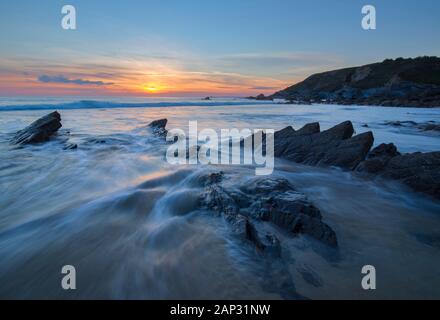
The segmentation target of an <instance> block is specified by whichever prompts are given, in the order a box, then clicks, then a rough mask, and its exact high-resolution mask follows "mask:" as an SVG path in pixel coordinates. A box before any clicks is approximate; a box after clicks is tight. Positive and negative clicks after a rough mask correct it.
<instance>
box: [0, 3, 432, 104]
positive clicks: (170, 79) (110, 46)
mask: <svg viewBox="0 0 440 320" xmlns="http://www.w3.org/2000/svg"><path fill="white" fill-rule="evenodd" d="M65 4H71V5H74V6H75V7H76V10H77V30H74V31H72V30H71V31H66V30H63V29H62V28H61V19H62V14H61V8H62V6H63V5H65ZM365 4H373V5H375V6H376V9H377V19H378V20H377V30H375V31H364V30H363V29H362V28H361V19H362V14H361V8H362V6H363V5H365ZM439 14H440V2H439V1H437V0H418V1H414V0H409V1H400V0H381V1H373V0H371V1H370V0H368V1H366V0H365V1H359V0H338V1H328V0H321V1H318V0H307V1H294V0H271V1H268V0H264V1H263V0H240V1H237V0H222V1H212V0H203V1H192V0H188V1H182V0H180V1H178V0H175V1H171V0H162V1H149V0H142V1H140V0H139V1H135V0H132V1H130V0H129V1H110V0H107V1H100V0H69V1H57V0H40V1H32V0H28V1H24V0H14V1H10V0H2V1H1V2H0V43H1V51H0V95H2V96H20V95H38V96H40V95H45V96H46V95H47V96H58V95H68V96H106V95H112V96H155V95H161V96H200V95H202V96H204V95H215V96H244V95H250V94H258V93H260V92H262V93H266V94H269V93H273V92H274V91H277V90H279V89H282V88H284V87H286V86H288V85H291V84H293V83H296V82H298V81H300V80H303V79H304V78H305V77H307V76H308V75H310V74H312V73H315V72H321V71H326V70H331V69H335V68H339V67H346V66H354V65H360V64H366V63H371V62H377V61H382V60H383V59H385V58H396V57H399V56H403V57H415V56H419V55H439V53H440V41H439V40H438V39H439V34H440V19H439Z"/></svg>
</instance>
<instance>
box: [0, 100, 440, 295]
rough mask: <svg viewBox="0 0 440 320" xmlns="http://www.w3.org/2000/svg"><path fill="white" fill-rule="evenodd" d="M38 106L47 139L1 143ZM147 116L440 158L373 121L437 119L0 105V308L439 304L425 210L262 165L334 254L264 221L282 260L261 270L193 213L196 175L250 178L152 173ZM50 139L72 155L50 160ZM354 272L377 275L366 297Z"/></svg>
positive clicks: (345, 182) (405, 130)
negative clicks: (347, 124)
mask: <svg viewBox="0 0 440 320" xmlns="http://www.w3.org/2000/svg"><path fill="white" fill-rule="evenodd" d="M52 110H58V111H59V112H60V113H61V116H62V124H63V127H62V129H61V130H60V133H59V136H58V137H56V138H54V139H53V140H51V141H50V142H47V143H45V144H41V145H33V146H26V147H24V148H15V147H13V146H11V145H10V144H9V142H8V140H9V139H10V137H11V135H12V134H13V133H14V132H16V131H17V130H20V129H22V128H23V127H25V126H26V125H28V124H29V123H31V122H32V121H34V120H35V119H37V118H38V117H40V116H42V115H44V114H46V113H48V112H50V111H52ZM160 118H167V119H169V123H168V125H167V128H169V129H171V128H182V129H184V130H185V129H186V128H187V126H188V121H194V120H197V121H198V126H199V129H202V128H213V129H216V130H220V129H222V128H225V129H226V128H250V129H261V128H264V129H266V128H267V129H275V130H277V129H281V128H283V127H285V126H287V125H292V126H293V127H294V128H296V129H297V128H300V127H301V126H302V125H304V124H306V123H308V122H315V121H319V122H320V123H321V129H327V128H329V127H331V126H333V125H336V124H338V123H340V122H342V121H345V120H351V121H353V124H354V127H355V129H356V132H357V133H361V132H365V131H367V130H371V131H373V133H374V135H375V144H376V145H377V144H379V143H382V142H394V143H395V144H396V145H397V147H398V148H399V150H400V151H401V152H416V151H423V152H428V151H434V150H436V151H438V150H440V137H439V135H437V134H436V133H433V132H422V131H419V130H417V129H415V128H413V127H410V126H401V127H393V126H389V125H385V124H384V122H386V121H415V122H417V123H422V122H427V121H434V122H440V109H413V108H383V107H359V106H333V105H313V106H301V105H285V104H278V103H272V102H256V101H248V100H242V99H232V98H231V99H213V100H212V101H202V100H200V99H177V98H169V99H149V100H146V99H141V98H139V99H133V98H125V99H123V98H114V99H110V100H109V99H106V100H104V99H96V100H93V101H92V100H90V99H88V100H82V101H78V99H74V98H72V99H59V98H46V99H41V98H38V99H36V98H33V99H30V98H29V99H18V98H1V99H0V190H1V193H0V257H1V260H0V298H65V299H75V298H86V299H94V298H109V299H119V298H120V299H126V298H133V299H143V298H151V299H165V298H177V299H185V298H194V299H197V298H205V299H206V298H208V299H218V298H225V299H250V298H268V299H289V298H295V297H306V298H310V299H317V298H324V299H333V298H346V299H348V298H360V299H376V298H417V299H422V298H437V299H438V298H440V271H439V268H438V265H439V264H440V203H439V202H438V201H435V200H432V199H430V198H428V197H426V196H424V195H421V194H417V193H414V192H412V191H410V190H408V189H407V188H405V187H403V186H401V185H399V184H397V183H395V182H392V181H382V180H366V179H361V178H359V177H356V176H354V175H352V174H351V173H349V172H344V171H342V170H338V169H334V168H314V167H307V166H302V165H298V164H294V163H289V162H285V161H277V163H276V169H275V172H274V175H276V176H282V177H285V178H287V179H288V180H289V181H290V182H291V183H292V184H293V185H294V186H295V187H296V188H297V189H298V190H300V191H302V192H304V193H305V194H306V195H307V196H308V197H309V199H310V200H311V201H312V202H313V203H314V204H315V205H316V206H317V207H318V208H319V209H320V210H321V212H322V215H323V219H324V221H325V222H326V223H327V224H329V225H330V226H331V227H332V228H333V229H334V230H335V232H336V234H337V237H338V241H339V248H338V250H332V249H329V248H326V247H325V246H322V245H320V244H319V243H317V242H316V241H314V240H312V239H310V238H308V237H306V236H300V237H291V236H290V235H288V234H285V233H283V232H282V231H281V230H278V229H277V228H275V227H273V226H270V225H268V226H265V227H266V228H271V230H272V231H273V232H275V233H276V234H277V236H278V237H279V238H280V240H281V243H282V264H281V265H279V264H277V265H274V263H272V262H271V261H267V259H264V258H262V257H261V256H259V254H258V253H256V252H255V250H254V249H253V248H252V246H250V245H249V244H247V243H244V242H243V241H241V240H239V239H237V238H235V237H234V236H233V235H232V234H231V232H230V230H229V229H228V225H227V224H226V223H225V222H224V221H223V220H222V219H221V218H219V217H218V216H216V215H213V214H212V213H210V212H208V211H204V210H199V209H197V205H196V202H197V193H198V192H199V191H200V187H198V186H197V185H195V184H194V181H195V180H196V179H197V177H199V176H200V175H201V174H205V173H208V172H214V171H218V170H223V171H225V172H234V173H235V174H237V178H236V179H237V183H239V181H241V180H242V179H246V178H247V177H249V176H253V175H254V170H253V168H248V167H225V166H221V167H220V166H189V165H188V166H173V165H170V164H168V163H167V162H166V161H165V159H164V155H165V151H166V146H165V145H164V144H163V143H161V142H160V141H158V139H156V138H155V137H153V136H151V134H150V133H149V132H148V130H146V129H145V125H147V124H148V123H149V122H151V121H152V120H156V119H160ZM365 124H367V125H368V128H366V127H364V125H365ZM66 140H68V141H69V142H72V143H77V144H78V149H76V150H63V145H64V143H65V141H66ZM103 140H105V141H106V143H99V142H100V141H103ZM367 264H368V265H374V266H375V267H376V270H377V290H375V291H364V290H362V287H361V279H362V276H363V275H362V274H361V268H362V266H364V265H367ZM64 265H73V266H75V268H76V270H77V290H75V291H65V290H63V289H62V288H61V279H62V276H63V275H62V274H61V268H62V266H64ZM286 278H287V279H288V281H287V282H288V283H289V286H287V287H286V286H285V285H284V284H285V280H286Z"/></svg>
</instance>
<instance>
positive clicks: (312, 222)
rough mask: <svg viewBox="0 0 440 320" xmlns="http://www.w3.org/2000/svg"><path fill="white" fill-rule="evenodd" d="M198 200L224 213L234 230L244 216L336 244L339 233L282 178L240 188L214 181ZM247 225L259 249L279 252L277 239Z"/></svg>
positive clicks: (256, 182)
mask: <svg viewBox="0 0 440 320" xmlns="http://www.w3.org/2000/svg"><path fill="white" fill-rule="evenodd" d="M204 181H206V179H205V180H204ZM199 203H200V205H201V207H204V208H208V209H210V210H213V211H215V212H217V213H219V214H221V215H222V216H223V217H224V218H225V219H226V221H228V222H230V223H231V225H233V226H234V228H235V229H236V224H237V222H239V221H240V220H242V218H241V217H246V219H256V220H260V221H268V222H272V223H274V224H275V225H277V226H279V227H281V228H283V229H285V230H286V231H288V232H290V233H291V234H293V235H298V234H306V235H310V236H312V237H313V238H315V239H317V240H319V241H321V242H323V243H325V244H327V245H329V246H332V247H336V246H337V239H336V234H335V232H334V231H333V230H332V229H331V228H330V227H329V226H328V225H327V224H325V223H324V222H322V216H321V213H320V211H319V209H318V208H316V207H315V206H313V204H311V203H310V202H309V201H308V199H307V197H306V196H305V195H304V194H302V193H300V192H298V191H296V190H295V189H294V188H293V187H292V186H291V185H290V183H289V182H288V181H287V180H286V179H283V178H267V177H265V178H261V177H259V178H254V179H251V180H250V181H247V182H246V183H244V184H243V185H241V186H240V187H239V188H238V190H235V189H234V188H233V187H228V188H226V187H224V185H223V184H222V183H214V184H212V185H209V186H208V187H206V188H205V190H204V191H203V193H202V194H201V195H200V201H199ZM242 228H243V227H242ZM246 228H248V229H246V234H247V239H248V240H251V241H252V242H253V243H254V244H255V245H256V246H257V248H260V249H261V248H271V249H270V250H271V251H277V249H276V247H277V245H276V242H277V240H274V239H273V238H271V237H270V236H269V237H265V238H262V237H259V236H258V237H257V236H256V235H255V231H254V230H253V229H252V226H247V227H246ZM271 243H272V245H271ZM274 245H275V247H274Z"/></svg>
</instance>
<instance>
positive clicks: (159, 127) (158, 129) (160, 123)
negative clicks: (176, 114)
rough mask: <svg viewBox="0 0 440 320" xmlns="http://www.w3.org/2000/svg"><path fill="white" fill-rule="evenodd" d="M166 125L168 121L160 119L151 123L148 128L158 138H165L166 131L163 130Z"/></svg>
mask: <svg viewBox="0 0 440 320" xmlns="http://www.w3.org/2000/svg"><path fill="white" fill-rule="evenodd" d="M167 123H168V119H160V120H155V121H153V122H151V123H150V124H149V125H148V127H149V128H150V129H151V131H152V132H153V134H154V135H155V136H157V137H160V138H166V136H167V133H168V131H167V130H166V129H165V127H166V125H167Z"/></svg>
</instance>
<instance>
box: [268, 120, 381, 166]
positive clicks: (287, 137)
mask: <svg viewBox="0 0 440 320" xmlns="http://www.w3.org/2000/svg"><path fill="white" fill-rule="evenodd" d="M353 133H354V128H353V125H352V123H351V122H350V121H346V122H343V123H341V124H339V125H337V126H334V127H333V128H330V129H328V130H326V131H323V132H319V124H317V123H313V124H308V125H306V126H304V127H303V128H302V129H300V130H298V131H295V132H292V131H291V130H286V129H283V130H281V131H279V132H278V133H277V134H276V135H275V137H276V138H275V156H277V157H281V158H284V159H287V160H291V161H294V162H297V163H304V164H307V165H315V166H338V167H341V168H344V169H349V170H352V169H354V168H355V167H357V165H358V164H359V163H360V162H361V161H363V160H364V159H365V157H366V155H367V154H368V152H369V151H370V148H371V146H372V145H373V141H374V138H373V134H372V133H371V132H366V133H363V134H360V135H357V136H355V137H352V135H353Z"/></svg>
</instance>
